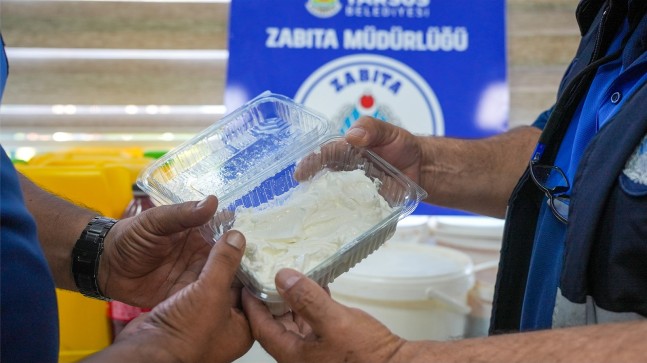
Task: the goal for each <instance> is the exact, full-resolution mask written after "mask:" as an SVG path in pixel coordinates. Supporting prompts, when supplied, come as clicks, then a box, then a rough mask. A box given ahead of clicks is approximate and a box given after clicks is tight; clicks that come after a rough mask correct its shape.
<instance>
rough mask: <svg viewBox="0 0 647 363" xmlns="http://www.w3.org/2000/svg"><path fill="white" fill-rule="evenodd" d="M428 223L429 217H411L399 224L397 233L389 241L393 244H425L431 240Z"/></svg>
mask: <svg viewBox="0 0 647 363" xmlns="http://www.w3.org/2000/svg"><path fill="white" fill-rule="evenodd" d="M428 222H429V216H425V215H409V216H407V217H405V218H403V219H402V220H401V221H399V222H398V225H397V227H396V228H395V233H394V234H393V237H391V238H390V239H389V241H390V242H393V243H399V242H402V243H424V242H426V241H427V239H428V238H429V228H428V227H427V223H428Z"/></svg>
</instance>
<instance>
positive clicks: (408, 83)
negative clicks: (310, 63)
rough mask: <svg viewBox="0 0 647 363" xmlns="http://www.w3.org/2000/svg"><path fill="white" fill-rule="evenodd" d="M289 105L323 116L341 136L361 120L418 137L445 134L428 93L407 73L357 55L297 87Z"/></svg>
mask: <svg viewBox="0 0 647 363" xmlns="http://www.w3.org/2000/svg"><path fill="white" fill-rule="evenodd" d="M294 100H295V101H296V102H299V103H302V104H303V105H305V106H306V107H309V108H312V109H314V110H317V111H319V112H320V113H322V114H323V115H324V116H326V117H327V118H328V119H329V120H331V121H333V123H334V124H335V125H337V127H338V129H339V132H340V133H341V134H343V133H344V132H346V130H348V128H349V127H350V126H351V125H352V124H353V122H355V121H356V120H357V119H358V118H360V117H361V116H364V115H369V116H373V117H376V118H378V119H381V120H384V121H387V122H390V123H393V124H395V125H398V126H400V127H403V128H405V129H407V130H408V131H410V132H411V133H413V134H417V135H438V136H442V135H444V133H445V124H444V120H443V112H442V109H441V107H440V104H439V103H438V99H437V98H436V94H435V93H434V91H433V90H432V89H431V87H430V86H429V85H428V84H427V82H426V81H425V80H424V79H423V78H422V77H421V76H420V75H419V74H418V73H417V72H416V71H414V70H413V69H412V68H410V67H409V66H407V65H406V64H404V63H402V62H399V61H396V60H394V59H392V58H389V57H385V56H380V55H375V54H356V55H350V56H345V57H341V58H337V59H335V60H333V61H330V62H328V63H326V64H324V65H323V66H321V67H320V68H319V69H317V70H316V71H314V72H313V73H312V74H311V75H310V76H309V77H308V78H307V79H306V80H305V81H304V82H303V83H302V84H301V87H300V88H299V90H298V91H297V93H296V95H295V96H294Z"/></svg>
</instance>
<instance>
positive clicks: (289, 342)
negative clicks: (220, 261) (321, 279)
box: [243, 269, 406, 363]
mask: <svg viewBox="0 0 647 363" xmlns="http://www.w3.org/2000/svg"><path fill="white" fill-rule="evenodd" d="M276 287H277V289H278V292H279V293H280V294H281V296H282V297H283V298H284V299H285V300H286V301H287V302H288V304H289V305H290V307H291V308H292V311H291V312H288V313H287V314H285V315H283V316H280V317H273V316H272V314H270V312H269V310H268V309H267V307H266V306H265V305H264V304H263V302H262V301H260V300H258V299H257V298H255V297H253V296H252V295H251V294H249V293H248V292H247V291H244V292H243V307H244V310H245V314H246V315H247V317H248V319H249V322H250V326H251V328H252V333H253V335H254V338H256V340H258V341H259V343H260V344H261V345H262V346H263V348H264V349H265V350H266V351H267V352H268V353H269V354H270V355H272V356H273V357H274V358H275V359H276V360H277V361H278V362H279V363H288V362H317V363H323V362H349V363H350V362H370V363H379V362H388V361H389V360H390V359H391V358H392V357H393V356H394V354H395V353H396V352H397V351H398V350H399V349H400V348H401V347H402V346H403V345H404V344H405V343H406V341H405V340H404V339H401V338H400V337H398V336H396V335H395V334H393V333H391V332H390V331H389V330H388V329H387V328H386V327H385V326H384V325H382V324H381V323H380V322H378V321H377V320H375V319H374V318H372V317H371V316H370V315H368V314H367V313H365V312H363V311H361V310H358V309H353V308H349V307H346V306H343V305H341V304H339V303H337V302H335V301H333V300H332V299H331V298H330V296H329V295H328V293H327V292H326V291H325V290H324V289H323V288H321V286H319V285H317V283H315V282H314V281H312V280H310V279H308V278H306V277H305V276H304V275H302V274H301V273H299V272H297V271H295V270H291V269H282V270H280V271H279V272H278V273H277V275H276Z"/></svg>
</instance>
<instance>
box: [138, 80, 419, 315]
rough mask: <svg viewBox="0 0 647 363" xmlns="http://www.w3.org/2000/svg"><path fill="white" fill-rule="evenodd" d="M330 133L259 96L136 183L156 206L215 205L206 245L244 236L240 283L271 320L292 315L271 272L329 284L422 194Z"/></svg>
mask: <svg viewBox="0 0 647 363" xmlns="http://www.w3.org/2000/svg"><path fill="white" fill-rule="evenodd" d="M333 130H335V128H334V127H333V126H332V124H331V122H330V121H328V120H327V119H326V118H325V117H323V116H321V115H320V114H319V113H317V112H315V111H313V110H311V109H308V108H306V107H304V106H303V105H301V104H298V103H296V102H294V101H293V100H291V99H290V98H288V97H285V96H282V95H278V94H272V93H269V92H265V93H263V94H261V95H260V96H258V97H256V98H255V99H253V100H251V101H249V102H248V103H246V104H245V105H243V106H242V107H240V108H239V109H237V110H235V111H233V112H232V113H230V114H228V115H226V116H224V117H223V118H222V119H220V120H219V121H217V122H216V123H214V124H213V125H211V126H210V127H208V128H207V129H205V130H203V131H202V132H200V133H198V134H197V135H196V136H195V137H193V138H191V139H190V140H187V141H186V142H184V143H183V144H181V145H179V146H177V147H176V148H174V149H172V150H170V151H169V152H167V153H166V154H165V155H164V156H163V157H161V158H160V159H158V160H156V161H155V162H153V163H152V164H151V165H149V166H148V167H147V168H145V169H144V170H143V171H142V172H141V174H140V176H139V178H138V180H137V183H138V185H139V186H140V187H141V189H142V190H143V191H145V192H146V193H148V195H149V196H150V197H151V198H152V199H153V201H154V202H155V204H157V205H163V204H174V203H182V202H186V201H195V200H201V199H203V198H205V197H206V196H208V195H215V196H216V197H218V210H217V212H216V214H215V216H214V217H213V218H212V220H211V221H210V222H209V223H208V224H207V225H205V226H204V227H203V234H204V236H205V238H206V239H207V240H208V241H209V242H210V243H215V241H217V240H218V239H219V238H220V236H222V234H223V233H225V232H226V231H228V230H230V229H236V230H239V231H241V232H242V233H243V234H244V235H245V237H246V240H247V246H246V250H245V255H244V257H243V260H242V262H241V266H240V270H239V271H238V274H237V276H238V278H239V279H240V281H241V282H242V283H243V284H244V285H245V287H246V288H247V289H248V290H249V291H250V292H251V293H252V294H253V295H254V296H256V297H257V298H259V299H261V300H263V301H264V302H265V303H266V304H267V306H268V307H269V308H270V310H271V311H272V313H274V314H275V315H278V314H281V313H283V312H285V311H287V309H289V307H288V306H287V305H286V304H285V303H284V302H283V299H282V298H281V296H280V295H279V293H278V292H277V290H276V286H275V284H274V276H275V274H276V272H278V270H280V269H281V268H285V267H288V268H293V269H296V270H298V271H300V272H302V273H303V274H305V275H306V276H307V277H309V278H311V279H313V280H314V281H316V282H317V283H318V284H320V285H322V286H325V285H327V284H328V283H330V282H332V281H333V280H334V279H335V278H336V277H337V276H339V275H340V274H342V273H344V272H346V271H348V270H349V269H350V268H351V267H353V266H354V265H355V264H357V263H358V262H359V261H361V260H362V259H364V258H365V257H366V256H368V255H369V254H371V253H372V252H373V251H375V250H376V249H378V248H379V247H380V246H381V245H382V244H383V243H384V242H385V241H387V240H388V239H389V238H390V237H391V236H392V235H393V233H394V232H395V229H396V226H397V223H398V221H399V220H401V219H402V218H404V217H406V216H408V215H409V214H411V212H413V210H414V209H415V208H416V206H417V205H418V204H419V202H420V201H421V200H422V199H424V198H425V197H426V195H427V194H426V193H425V191H424V190H423V189H422V188H420V187H419V186H418V185H416V184H415V183H414V182H413V181H412V180H411V179H409V178H408V177H406V176H405V175H404V174H402V173H401V172H400V171H399V170H397V169H396V168H394V167H393V166H391V165H390V164H389V163H387V162H386V161H384V160H383V159H382V158H380V157H379V156H377V155H376V154H374V153H372V152H371V151H369V150H366V149H361V148H356V147H353V146H351V145H350V144H348V143H346V142H345V140H344V139H343V137H341V136H339V135H338V134H336V131H333Z"/></svg>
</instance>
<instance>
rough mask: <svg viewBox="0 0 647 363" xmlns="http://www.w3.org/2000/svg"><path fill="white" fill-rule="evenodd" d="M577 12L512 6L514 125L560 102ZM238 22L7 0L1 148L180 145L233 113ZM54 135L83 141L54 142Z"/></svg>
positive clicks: (198, 6) (532, 0)
mask: <svg viewBox="0 0 647 363" xmlns="http://www.w3.org/2000/svg"><path fill="white" fill-rule="evenodd" d="M576 6H577V0H508V1H507V40H508V72H509V84H510V123H509V124H510V127H515V126H519V125H527V124H530V123H531V122H532V121H533V120H534V118H535V117H536V115H537V114H538V113H539V112H541V111H543V110H544V109H545V108H547V107H549V106H550V105H551V104H552V102H553V100H554V98H555V91H556V88H557V85H558V83H559V80H560V78H561V75H562V72H563V71H564V70H565V68H566V66H567V64H568V62H569V60H570V58H571V56H572V54H573V53H574V51H575V49H576V47H577V42H578V39H579V33H578V29H577V25H576V23H575V17H574V10H575V7H576ZM228 17H229V1H227V0H202V1H200V0H194V1H182V0H175V1H162V0H159V1H136V0H131V1H129V0H120V1H105V0H2V2H1V3H0V27H1V29H2V33H3V36H4V39H5V42H6V43H7V52H8V56H9V61H10V64H11V75H10V77H9V81H8V84H7V88H6V91H5V96H4V98H3V105H2V106H0V117H1V119H2V121H1V123H0V142H2V144H3V145H4V146H5V148H7V149H15V148H17V147H20V146H36V147H38V148H39V150H40V149H45V150H46V149H56V148H59V147H60V146H61V143H67V144H66V145H72V144H76V143H79V142H81V143H82V141H81V140H82V139H84V138H85V139H91V140H94V142H102V143H106V144H110V145H114V144H119V143H123V142H128V140H133V139H138V140H140V141H141V142H144V145H143V146H146V145H149V146H151V147H169V146H173V145H176V144H177V143H179V142H180V141H182V140H183V139H185V138H186V137H187V135H191V134H193V133H195V132H198V131H200V130H202V129H203V128H205V127H206V126H208V125H210V124H212V123H213V122H215V121H216V120H217V119H218V118H220V117H221V116H222V115H223V114H224V113H226V110H225V109H224V107H223V106H222V105H223V93H224V86H225V75H226V70H227V30H228ZM205 106H206V109H207V110H208V111H206V112H205V111H204V110H205ZM30 110H33V112H30ZM48 110H49V111H48ZM160 110H162V111H160ZM169 110H173V111H169ZM55 132H62V133H76V134H80V136H78V137H77V138H76V139H74V138H72V139H71V140H70V138H69V137H67V138H68V141H53V140H54V139H55V138H54V137H53V133H55ZM21 133H22V134H25V135H26V134H31V135H32V138H31V139H25V136H24V135H23V136H21ZM110 133H112V134H114V135H117V134H127V135H131V136H128V137H126V139H119V138H118V137H112V138H104V136H105V134H110ZM16 134H18V137H16ZM169 135H173V137H171V136H169ZM59 139H60V138H59ZM63 139H65V137H64V138H63ZM26 141H28V142H33V143H34V144H30V143H26ZM72 146H74V145H72Z"/></svg>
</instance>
